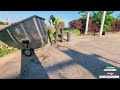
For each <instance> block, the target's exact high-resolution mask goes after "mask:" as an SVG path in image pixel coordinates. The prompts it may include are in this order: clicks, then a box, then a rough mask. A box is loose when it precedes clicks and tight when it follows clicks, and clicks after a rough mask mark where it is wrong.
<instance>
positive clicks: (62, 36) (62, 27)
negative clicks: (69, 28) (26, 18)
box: [60, 22, 65, 42]
mask: <svg viewBox="0 0 120 90" xmlns="http://www.w3.org/2000/svg"><path fill="white" fill-rule="evenodd" d="M60 24H61V25H60V26H61V29H60V32H61V41H62V42H63V40H64V33H63V30H64V26H65V24H64V22H61V23H60Z"/></svg>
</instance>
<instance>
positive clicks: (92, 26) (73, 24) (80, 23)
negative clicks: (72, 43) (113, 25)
mask: <svg viewBox="0 0 120 90" xmlns="http://www.w3.org/2000/svg"><path fill="white" fill-rule="evenodd" d="M69 25H70V28H74V29H82V30H84V31H85V27H86V19H78V20H73V21H70V22H69ZM99 28H100V25H99V24H97V23H95V22H94V20H92V19H89V25H88V33H96V32H99Z"/></svg>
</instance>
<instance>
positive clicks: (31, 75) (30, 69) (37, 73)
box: [17, 52, 49, 79]
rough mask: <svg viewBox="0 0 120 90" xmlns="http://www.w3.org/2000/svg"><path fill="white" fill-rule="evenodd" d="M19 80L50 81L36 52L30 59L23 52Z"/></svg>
mask: <svg viewBox="0 0 120 90" xmlns="http://www.w3.org/2000/svg"><path fill="white" fill-rule="evenodd" d="M17 79H49V76H48V74H47V73H46V71H45V69H44V68H43V66H42V65H41V62H40V61H39V59H38V57H37V55H36V54H35V52H33V55H32V56H30V57H27V56H25V55H23V54H22V52H21V71H20V77H19V78H17Z"/></svg>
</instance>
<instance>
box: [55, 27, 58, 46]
mask: <svg viewBox="0 0 120 90" xmlns="http://www.w3.org/2000/svg"><path fill="white" fill-rule="evenodd" d="M58 32H59V28H57V29H56V33H55V44H57V39H58Z"/></svg>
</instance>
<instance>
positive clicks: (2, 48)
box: [0, 41, 17, 57]
mask: <svg viewBox="0 0 120 90" xmlns="http://www.w3.org/2000/svg"><path fill="white" fill-rule="evenodd" d="M16 50H17V49H16V48H13V47H10V46H8V45H6V44H5V43H3V42H2V41H0V57H3V56H5V55H7V54H9V53H12V52H14V51H16Z"/></svg>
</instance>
